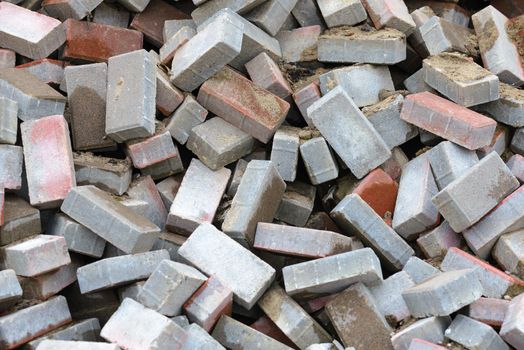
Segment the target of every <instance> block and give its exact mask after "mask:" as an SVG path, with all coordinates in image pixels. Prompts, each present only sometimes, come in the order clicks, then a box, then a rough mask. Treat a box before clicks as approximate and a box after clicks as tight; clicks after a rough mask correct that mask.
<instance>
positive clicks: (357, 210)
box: [331, 194, 414, 270]
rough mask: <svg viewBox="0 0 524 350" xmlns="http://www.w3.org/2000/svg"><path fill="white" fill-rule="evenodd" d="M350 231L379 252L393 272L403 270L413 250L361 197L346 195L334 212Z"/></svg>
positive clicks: (336, 217) (340, 222) (336, 220)
mask: <svg viewBox="0 0 524 350" xmlns="http://www.w3.org/2000/svg"><path fill="white" fill-rule="evenodd" d="M331 217H332V218H333V219H334V220H335V222H336V223H337V224H338V225H339V226H340V227H341V228H342V229H343V230H344V231H345V232H346V233H355V234H356V235H357V237H358V238H360V239H361V240H362V241H363V242H364V244H365V245H367V246H370V247H371V248H373V249H374V250H375V252H376V253H377V255H378V256H379V257H380V258H381V260H382V262H383V263H384V264H386V266H387V267H388V268H389V269H392V270H401V269H402V267H403V266H404V265H405V264H406V262H407V261H408V259H409V258H410V257H411V256H412V255H413V254H414V251H413V249H412V248H411V247H410V246H409V245H408V244H407V243H406V242H405V241H404V240H403V239H402V238H401V237H400V236H399V235H398V234H397V233H396V232H395V231H394V230H393V229H392V228H391V227H390V226H388V225H387V224H386V223H385V222H384V220H382V218H381V217H380V216H378V214H377V213H376V212H375V211H374V210H373V209H372V208H371V207H370V206H369V205H368V204H367V203H366V202H364V201H363V200H362V198H360V196H359V195H357V194H350V195H348V196H346V197H345V198H344V199H343V200H342V201H341V202H340V203H339V204H338V205H337V206H336V207H335V209H333V211H332V212H331Z"/></svg>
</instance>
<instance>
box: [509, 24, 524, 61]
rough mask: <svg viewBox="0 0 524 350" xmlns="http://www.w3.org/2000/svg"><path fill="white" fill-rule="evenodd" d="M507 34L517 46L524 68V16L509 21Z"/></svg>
mask: <svg viewBox="0 0 524 350" xmlns="http://www.w3.org/2000/svg"><path fill="white" fill-rule="evenodd" d="M506 32H507V33H508V35H509V37H510V39H511V40H512V41H513V42H514V43H515V45H516V46H517V51H518V53H519V55H520V62H521V64H522V66H523V67H524V15H520V16H518V17H515V18H513V19H511V20H509V21H508V23H507V24H506Z"/></svg>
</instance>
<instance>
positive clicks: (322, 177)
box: [300, 137, 338, 185]
mask: <svg viewBox="0 0 524 350" xmlns="http://www.w3.org/2000/svg"><path fill="white" fill-rule="evenodd" d="M300 155H301V156H302V160H303V162H304V165H305V167H306V171H307V174H308V176H309V181H310V182H311V183H312V184H313V185H319V184H322V183H324V182H327V181H331V180H334V179H336V178H337V177H338V165H337V161H336V160H335V157H333V153H332V152H331V150H330V148H329V146H328V145H327V143H326V140H325V139H324V138H323V137H314V138H312V139H311V140H308V141H305V142H304V143H302V144H301V145H300Z"/></svg>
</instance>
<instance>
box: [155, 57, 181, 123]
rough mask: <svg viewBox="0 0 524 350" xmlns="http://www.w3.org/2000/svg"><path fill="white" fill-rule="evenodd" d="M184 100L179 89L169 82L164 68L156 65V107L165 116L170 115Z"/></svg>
mask: <svg viewBox="0 0 524 350" xmlns="http://www.w3.org/2000/svg"><path fill="white" fill-rule="evenodd" d="M183 100H184V95H183V94H182V92H181V91H180V90H178V89H177V88H176V87H174V86H173V84H171V82H170V81H169V76H168V75H167V73H166V72H165V71H164V69H163V68H162V67H161V66H159V65H157V66H156V109H157V110H158V111H159V112H160V113H162V114H163V115H165V116H169V115H171V113H173V112H174V111H175V109H176V108H177V107H178V106H179V105H180V104H181V103H182V101H183Z"/></svg>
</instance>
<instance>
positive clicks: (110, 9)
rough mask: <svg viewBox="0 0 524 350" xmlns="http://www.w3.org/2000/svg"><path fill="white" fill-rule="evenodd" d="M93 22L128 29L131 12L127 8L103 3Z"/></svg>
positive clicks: (99, 6) (98, 7)
mask: <svg viewBox="0 0 524 350" xmlns="http://www.w3.org/2000/svg"><path fill="white" fill-rule="evenodd" d="M93 22H95V23H99V24H107V25H110V26H113V27H120V28H127V26H128V25H129V12H128V11H127V10H126V9H125V8H121V7H117V6H113V5H112V4H107V3H105V2H102V3H101V4H100V5H98V6H97V7H96V9H95V13H94V16H93Z"/></svg>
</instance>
